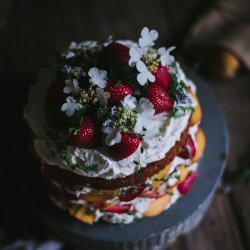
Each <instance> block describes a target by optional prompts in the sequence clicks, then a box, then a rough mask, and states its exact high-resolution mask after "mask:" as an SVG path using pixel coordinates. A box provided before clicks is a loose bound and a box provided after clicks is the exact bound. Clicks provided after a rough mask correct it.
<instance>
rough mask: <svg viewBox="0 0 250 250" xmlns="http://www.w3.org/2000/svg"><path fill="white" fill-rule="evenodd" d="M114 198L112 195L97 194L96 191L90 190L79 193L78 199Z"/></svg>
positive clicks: (90, 200) (96, 200)
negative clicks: (85, 192)
mask: <svg viewBox="0 0 250 250" xmlns="http://www.w3.org/2000/svg"><path fill="white" fill-rule="evenodd" d="M112 198H114V197H113V196H112V195H105V194H104V195H101V194H100V195H97V194H96V192H90V193H87V194H81V195H80V199H82V200H85V201H88V202H102V201H106V200H110V199H112Z"/></svg>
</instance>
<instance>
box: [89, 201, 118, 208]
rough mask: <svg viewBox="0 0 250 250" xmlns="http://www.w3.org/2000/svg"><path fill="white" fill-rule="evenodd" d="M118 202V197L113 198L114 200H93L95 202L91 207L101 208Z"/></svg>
mask: <svg viewBox="0 0 250 250" xmlns="http://www.w3.org/2000/svg"><path fill="white" fill-rule="evenodd" d="M119 203H120V200H119V199H117V200H114V201H110V202H95V203H93V207H94V208H96V209H103V208H107V207H111V206H115V205H118V204H119Z"/></svg>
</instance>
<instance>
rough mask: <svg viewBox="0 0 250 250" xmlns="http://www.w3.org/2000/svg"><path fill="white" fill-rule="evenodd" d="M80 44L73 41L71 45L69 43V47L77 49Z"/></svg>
mask: <svg viewBox="0 0 250 250" xmlns="http://www.w3.org/2000/svg"><path fill="white" fill-rule="evenodd" d="M77 47H78V45H77V43H76V42H71V43H70V45H69V48H70V49H77Z"/></svg>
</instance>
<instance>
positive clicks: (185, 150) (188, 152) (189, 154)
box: [178, 135, 196, 159]
mask: <svg viewBox="0 0 250 250" xmlns="http://www.w3.org/2000/svg"><path fill="white" fill-rule="evenodd" d="M195 153H196V148H195V144H194V141H193V139H192V137H191V136H190V135H189V136H188V138H187V141H186V143H185V145H184V146H183V147H182V151H181V152H180V154H179V155H178V156H179V157H181V158H183V159H191V158H193V157H194V156H195Z"/></svg>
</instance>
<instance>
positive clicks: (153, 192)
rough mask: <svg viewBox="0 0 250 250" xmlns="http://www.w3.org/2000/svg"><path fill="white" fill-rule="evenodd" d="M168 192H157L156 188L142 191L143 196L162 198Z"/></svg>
mask: <svg viewBox="0 0 250 250" xmlns="http://www.w3.org/2000/svg"><path fill="white" fill-rule="evenodd" d="M165 194H166V192H157V191H156V190H147V191H145V192H143V193H142V196H143V197H146V198H150V199H152V198H155V199H157V198H161V197H162V196H164V195H165Z"/></svg>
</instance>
